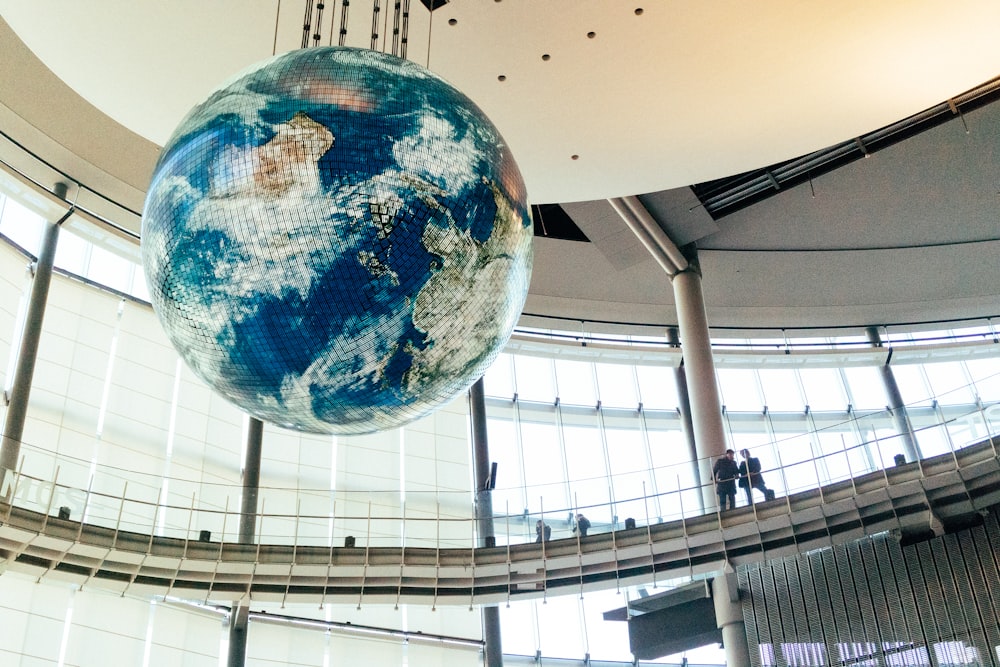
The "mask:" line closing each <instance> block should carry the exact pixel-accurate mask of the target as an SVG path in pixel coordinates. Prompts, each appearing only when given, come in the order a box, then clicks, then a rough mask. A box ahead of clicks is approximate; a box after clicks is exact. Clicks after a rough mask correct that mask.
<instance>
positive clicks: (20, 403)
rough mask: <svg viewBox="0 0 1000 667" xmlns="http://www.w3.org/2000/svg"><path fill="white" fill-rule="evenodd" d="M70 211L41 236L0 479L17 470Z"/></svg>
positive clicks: (59, 192)
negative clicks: (61, 239)
mask: <svg viewBox="0 0 1000 667" xmlns="http://www.w3.org/2000/svg"><path fill="white" fill-rule="evenodd" d="M67 191H68V188H67V186H66V184H64V183H56V185H55V188H54V192H55V195H56V196H57V197H59V198H60V199H65V198H66V193H67ZM74 211H75V209H74V208H70V209H69V211H67V212H66V214H65V215H63V216H62V217H61V218H59V220H57V221H56V222H50V223H48V224H46V226H45V231H44V234H43V236H42V245H41V249H40V250H39V251H38V259H37V260H36V261H35V265H34V279H33V280H32V283H31V295H30V296H29V298H28V309H27V312H26V313H25V319H24V329H23V331H22V333H21V347H20V350H19V352H18V355H17V364H16V365H15V368H14V377H13V383H12V385H11V393H10V396H9V397H8V398H9V401H10V403H9V404H8V406H7V415H6V417H5V418H4V427H3V440H2V442H0V479H2V478H3V476H4V475H6V474H7V471H12V472H16V471H17V460H18V458H19V457H20V455H21V438H22V436H23V435H24V421H25V418H26V416H27V414H28V397H29V395H30V394H31V382H32V378H33V377H34V375H35V360H36V359H37V357H38V341H39V340H40V339H41V336H42V320H43V319H44V318H45V306H46V303H47V302H48V298H49V285H50V283H51V282H52V266H53V263H54V262H55V257H56V247H57V246H58V244H59V229H60V227H61V225H62V224H63V223H64V222H66V220H67V219H69V217H70V216H71V215H73V212H74Z"/></svg>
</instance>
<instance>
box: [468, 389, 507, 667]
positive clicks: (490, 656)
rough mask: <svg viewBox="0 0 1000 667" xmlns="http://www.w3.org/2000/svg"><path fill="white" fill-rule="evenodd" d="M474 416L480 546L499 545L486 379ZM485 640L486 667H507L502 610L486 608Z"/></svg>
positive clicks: (475, 393)
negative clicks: (494, 523)
mask: <svg viewBox="0 0 1000 667" xmlns="http://www.w3.org/2000/svg"><path fill="white" fill-rule="evenodd" d="M469 403H470V411H471V414H472V451H473V461H474V465H475V478H476V523H477V526H478V528H479V546H481V547H491V546H495V545H496V536H495V534H494V532H493V495H492V490H493V484H494V481H495V480H494V479H493V472H492V469H491V467H490V448H489V443H488V442H487V435H486V434H487V431H486V394H485V392H484V389H483V379H482V378H479V379H478V380H476V383H475V384H474V385H472V388H471V389H469ZM481 610H482V618H483V639H484V642H485V649H484V650H485V665H486V667H503V643H502V641H501V636H500V609H499V608H498V607H497V606H496V605H482V607H481Z"/></svg>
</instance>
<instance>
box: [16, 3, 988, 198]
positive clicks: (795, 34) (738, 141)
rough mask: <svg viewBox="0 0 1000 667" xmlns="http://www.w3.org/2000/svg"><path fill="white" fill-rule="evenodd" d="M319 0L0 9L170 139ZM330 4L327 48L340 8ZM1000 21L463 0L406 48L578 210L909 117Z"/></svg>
mask: <svg viewBox="0 0 1000 667" xmlns="http://www.w3.org/2000/svg"><path fill="white" fill-rule="evenodd" d="M305 4H306V3H305V2H303V1H301V0H299V1H296V0H284V2H282V1H281V0H272V1H269V2H264V1H255V2H245V1H244V0H213V2H201V1H200V0H173V1H171V2H135V1H134V0H89V1H88V2H71V1H69V0H64V1H55V2H30V3H29V2H23V0H0V13H2V16H3V18H4V20H5V21H6V22H7V23H9V24H10V26H11V27H12V28H13V29H14V30H15V32H16V33H17V35H18V36H19V37H20V38H21V40H23V41H24V42H25V44H27V45H28V46H29V47H30V48H31V50H32V51H33V52H34V53H35V55H36V56H38V57H39V58H40V59H41V60H42V61H43V62H44V63H45V65H46V66H47V67H48V68H49V69H51V70H52V71H53V72H54V73H55V74H56V75H57V76H58V77H60V78H61V79H62V80H63V81H64V82H65V83H67V84H68V85H69V86H70V87H71V88H73V89H74V90H75V91H76V92H78V93H79V94H80V95H81V96H82V97H84V98H85V99H86V100H88V101H89V102H90V103H92V104H93V105H94V106H96V107H97V108H98V109H100V110H101V111H103V112H104V113H106V114H107V115H109V116H110V117H111V118H113V119H115V120H117V121H118V122H120V123H121V124H123V125H124V126H126V127H127V128H129V129H131V130H133V131H134V132H136V133H138V134H140V135H142V136H144V137H146V138H148V139H149V140H151V141H153V142H155V143H156V144H160V145H162V144H163V142H164V141H165V140H166V139H167V137H168V136H169V134H170V133H171V131H172V130H173V128H174V126H175V125H176V124H177V123H178V122H179V120H180V119H181V117H182V116H183V115H184V114H185V113H186V112H187V110H188V109H189V108H190V107H191V106H193V105H194V104H196V103H197V102H199V101H200V100H202V99H203V98H204V97H205V96H206V95H207V94H208V92H209V91H210V90H212V89H213V88H214V87H215V86H216V85H218V84H219V83H220V82H222V81H223V80H225V79H226V78H228V77H229V76H231V75H232V74H234V73H235V72H237V71H239V70H240V69H242V68H244V67H245V66H247V65H249V64H251V63H254V62H256V61H258V60H261V59H263V58H266V57H269V56H270V55H271V54H272V52H273V51H274V50H277V51H278V52H282V51H286V50H289V49H294V48H299V47H300V45H301V39H302V32H303V31H302V23H303V17H304V7H305ZM326 5H327V6H326V9H325V12H324V14H323V18H322V23H321V24H320V31H321V33H322V38H321V40H320V43H323V44H325V43H328V42H329V40H330V37H329V36H330V34H331V29H333V30H334V32H335V31H336V28H337V27H339V25H340V13H341V9H342V4H341V3H340V2H327V3H326ZM392 5H393V3H392V2H388V1H383V2H381V6H382V14H381V15H382V17H383V23H382V28H381V32H382V35H383V37H382V38H380V39H384V36H385V35H386V34H388V33H387V31H386V25H385V23H384V21H385V19H388V21H389V23H388V26H389V27H391V24H392V19H391V13H392ZM371 9H372V0H366V1H364V2H362V1H359V0H355V1H354V2H352V3H350V8H349V14H348V16H349V21H348V43H349V44H354V45H358V46H369V45H370V37H369V35H370V29H371V25H372V11H371ZM314 22H315V19H314ZM997 26H1000V3H998V2H996V0H957V1H954V2H948V3H943V2H940V1H937V0H934V1H930V0H879V1H878V2H871V0H838V1H837V2H802V1H801V0H764V1H761V2H746V1H745V0H713V1H711V2H692V1H690V0H632V1H630V2H623V1H620V0H545V1H544V2H543V1H540V0H502V1H501V0H496V1H494V2H488V1H487V0H474V1H473V0H454V1H453V2H450V3H449V4H447V5H445V6H443V7H441V8H439V9H437V10H436V11H434V12H433V14H431V13H430V12H428V11H427V9H426V8H425V7H424V5H422V4H421V2H419V0H412V2H411V3H410V29H409V46H408V54H407V55H408V57H409V58H410V59H411V60H415V61H417V62H420V63H421V64H428V65H429V67H430V68H431V69H432V70H434V71H436V72H438V73H439V74H441V75H442V76H444V77H445V78H446V79H448V80H449V81H451V82H452V83H453V84H455V85H456V86H457V87H458V88H459V89H461V90H462V91H464V92H465V93H466V94H467V95H469V96H470V97H471V98H472V99H473V100H475V101H476V102H477V103H478V104H479V105H480V106H481V107H483V109H484V110H485V111H486V113H487V114H488V115H489V116H490V117H491V118H492V119H493V121H494V122H495V123H496V124H497V126H498V127H499V128H500V130H501V132H502V133H503V134H504V136H505V137H506V139H507V141H508V143H509V144H510V145H511V147H512V148H513V151H514V154H515V156H516V157H517V160H518V163H519V164H520V166H521V169H522V171H523V173H524V176H525V181H526V183H527V185H528V192H529V197H530V199H531V201H532V202H533V203H548V202H569V201H581V200H592V199H602V198H607V197H616V196H622V195H628V194H635V193H641V192H652V191H656V190H661V189H666V188H672V187H679V186H684V185H689V184H691V183H697V182H701V181H705V180H710V179H714V178H718V177H722V176H727V175H730V174H734V173H739V172H742V171H746V170H749V169H753V168H757V167H760V166H763V165H767V164H771V163H774V162H779V161H781V160H784V159H788V158H791V157H795V156H797V155H801V154H804V153H807V152H810V151H812V150H814V149H818V148H822V147H825V146H828V145H830V144H833V143H837V142H840V141H843V140H844V139H848V138H850V137H854V136H858V135H859V134H862V133H864V132H866V131H869V130H872V129H875V128H878V127H881V126H883V125H886V124H888V123H890V122H893V121H895V120H898V119H900V118H903V117H905V116H908V115H910V114H912V113H914V112H917V111H920V110H922V109H924V108H927V107H929V106H931V105H933V104H936V103H938V102H941V101H942V100H945V99H948V98H949V97H951V96H953V95H956V94H958V93H960V92H962V91H964V90H966V89H968V88H971V87H973V86H974V85H977V84H979V83H981V82H983V81H986V80H988V79H990V78H992V77H993V76H995V75H996V74H997V73H998V72H1000V39H998V38H997ZM589 33H592V34H593V36H592V37H590V36H588V34H589ZM390 43H391V42H390ZM379 48H380V49H382V50H388V49H387V48H384V47H383V46H382V44H381V42H380V45H379ZM544 55H548V56H549V58H548V59H547V60H546V59H543V56H544ZM501 76H503V77H505V80H504V81H500V80H498V78H499V77H501ZM573 156H578V158H577V159H573Z"/></svg>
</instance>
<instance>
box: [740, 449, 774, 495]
mask: <svg viewBox="0 0 1000 667" xmlns="http://www.w3.org/2000/svg"><path fill="white" fill-rule="evenodd" d="M740 456H742V457H743V461H741V462H740V488H741V489H743V491H744V492H745V493H746V494H747V505H753V490H754V489H757V490H758V491H760V492H761V493H763V494H764V500H774V491H772V490H771V489H769V488H767V487H766V486H764V475H762V474H761V472H760V459H758V458H757V457H756V456H750V450H749V449H741V450H740Z"/></svg>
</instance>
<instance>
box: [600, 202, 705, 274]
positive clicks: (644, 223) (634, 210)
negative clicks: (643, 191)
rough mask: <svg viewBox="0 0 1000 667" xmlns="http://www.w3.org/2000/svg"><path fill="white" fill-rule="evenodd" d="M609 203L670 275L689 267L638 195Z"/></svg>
mask: <svg viewBox="0 0 1000 667" xmlns="http://www.w3.org/2000/svg"><path fill="white" fill-rule="evenodd" d="M608 203H609V204H611V207H612V208H613V209H615V212H616V213H618V215H619V216H621V219H622V220H623V221H624V222H625V224H626V225H628V228H629V229H630V230H632V233H633V234H635V235H636V238H638V239H639V242H640V243H642V245H643V246H645V248H646V250H648V251H649V254H651V255H652V256H653V259H655V260H656V263H657V264H659V265H660V268H662V269H663V270H664V271H666V273H667V275H668V276H671V277H673V276H674V275H675V274H676V273H677V272H678V271H684V270H685V269H687V267H688V262H687V259H686V258H685V257H684V254H683V253H682V252H681V251H680V250H679V249H678V248H677V246H676V245H674V242H673V241H671V240H670V237H669V236H667V233H666V232H665V231H663V228H662V227H660V226H659V225H658V224H657V222H656V220H654V219H653V216H651V215H650V214H649V211H647V210H646V207H645V206H643V205H642V202H641V201H639V198H638V197H618V198H615V199H609V200H608Z"/></svg>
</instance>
